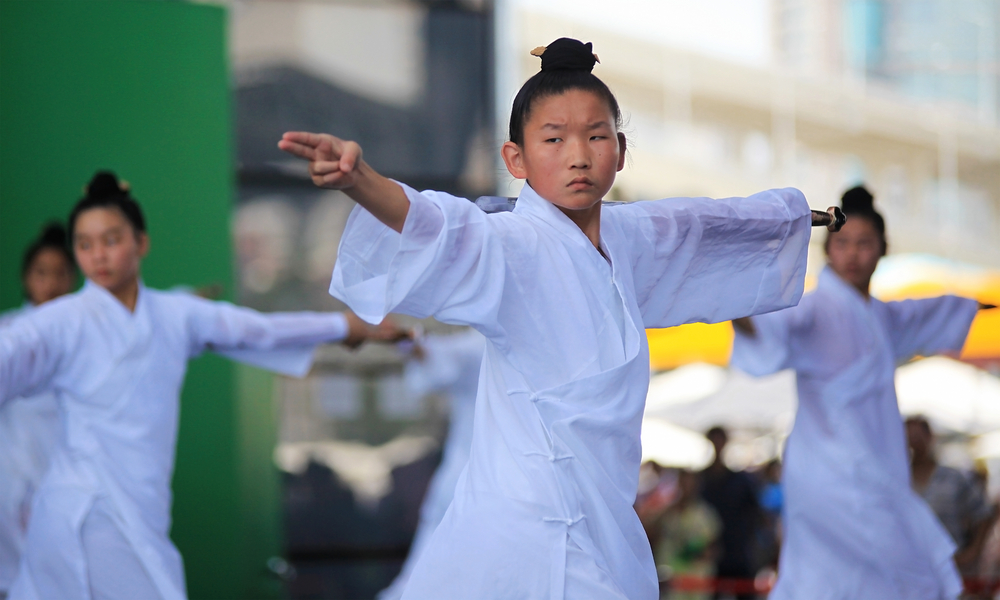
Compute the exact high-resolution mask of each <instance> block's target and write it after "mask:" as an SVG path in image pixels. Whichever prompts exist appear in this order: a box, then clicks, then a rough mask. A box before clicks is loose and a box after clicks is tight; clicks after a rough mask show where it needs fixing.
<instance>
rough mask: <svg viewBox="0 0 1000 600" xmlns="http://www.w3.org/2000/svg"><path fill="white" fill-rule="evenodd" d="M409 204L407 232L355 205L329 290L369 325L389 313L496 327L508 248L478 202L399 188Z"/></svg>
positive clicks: (342, 239) (442, 194)
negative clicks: (398, 230)
mask: <svg viewBox="0 0 1000 600" xmlns="http://www.w3.org/2000/svg"><path fill="white" fill-rule="evenodd" d="M400 185H401V187H402V188H403V190H404V191H405V192H406V196H407V198H409V200H410V208H409V212H408V213H407V215H406V221H405V222H404V224H403V231H402V233H397V232H395V231H393V230H391V229H389V228H388V227H386V226H385V225H383V224H382V223H381V222H379V221H378V220H377V219H375V218H374V217H373V216H372V215H371V213H369V212H368V211H366V210H364V209H363V208H361V207H360V206H359V207H355V209H354V211H353V212H352V213H351V216H350V218H349V219H348V221H347V228H346V230H345V231H344V235H343V237H342V238H341V242H340V249H339V251H338V255H337V263H336V266H335V267H334V269H333V279H332V281H331V283H330V293H331V294H332V295H333V296H335V297H337V298H339V299H340V300H342V301H343V302H345V303H346V304H347V305H348V306H350V307H351V310H353V311H354V312H355V313H356V314H357V315H358V316H359V317H361V318H362V319H364V320H365V321H368V322H369V323H377V322H379V321H381V320H382V319H383V318H385V316H386V315H387V314H389V313H390V312H395V313H402V314H407V315H412V316H414V317H418V318H425V317H428V316H433V317H435V318H436V319H438V320H439V321H442V322H446V323H454V324H462V325H473V326H477V325H478V326H486V327H488V326H490V325H492V324H495V323H496V320H497V316H496V315H497V311H498V308H499V304H500V299H501V296H502V292H503V286H504V275H505V272H506V269H505V263H504V257H503V250H502V243H501V240H500V239H499V235H498V234H497V233H496V231H495V230H494V228H493V227H492V226H491V224H490V219H489V218H488V217H487V215H486V214H485V213H483V212H482V211H481V210H480V209H479V208H478V207H476V205H475V204H473V203H472V202H469V201H468V200H465V199H463V198H456V197H454V196H450V195H448V194H444V193H441V192H432V191H428V192H417V191H415V190H413V189H412V188H410V187H407V186H405V185H402V184H400Z"/></svg>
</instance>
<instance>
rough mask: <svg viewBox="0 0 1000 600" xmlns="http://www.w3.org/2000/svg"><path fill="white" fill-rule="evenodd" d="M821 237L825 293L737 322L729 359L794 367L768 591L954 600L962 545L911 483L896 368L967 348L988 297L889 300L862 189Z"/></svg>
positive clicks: (880, 225)
mask: <svg viewBox="0 0 1000 600" xmlns="http://www.w3.org/2000/svg"><path fill="white" fill-rule="evenodd" d="M842 204H843V212H844V213H845V214H846V215H847V223H846V224H845V225H844V227H843V228H842V229H841V230H840V231H839V232H837V233H831V234H829V236H828V237H827V239H826V243H825V249H826V255H827V263H828V264H827V267H826V268H825V269H824V270H823V272H822V273H820V277H819V284H818V285H817V287H816V290H815V291H814V292H812V293H810V294H808V295H806V297H805V298H803V300H802V302H801V303H800V304H799V305H798V306H796V307H794V308H790V309H788V310H783V311H779V312H775V313H771V314H767V315H759V316H756V317H753V318H752V319H741V320H739V321H737V322H736V323H735V324H736V325H737V327H736V330H737V335H736V342H735V345H734V348H733V355H732V364H733V365H734V366H736V367H738V368H740V369H742V370H744V371H747V372H749V373H750V374H752V375H766V374H769V373H773V372H775V371H779V370H782V369H795V371H796V375H797V377H796V381H797V386H798V399H799V408H798V414H797V416H796V419H795V426H794V427H793V429H792V433H791V435H790V436H789V438H788V442H787V446H786V451H785V462H784V465H783V468H782V476H783V486H784V492H785V513H784V523H783V526H784V531H785V539H784V542H783V544H782V548H781V559H780V565H779V568H778V582H777V585H776V587H775V588H774V591H772V592H771V596H770V598H771V599H772V600H791V599H798V598H830V599H843V600H848V599H851V600H864V599H871V600H876V599H878V600H882V599H886V598H894V599H900V600H902V599H910V598H913V599H917V598H942V599H943V598H956V597H957V596H958V595H959V593H960V592H961V591H962V582H961V580H960V578H959V575H958V571H957V570H956V568H955V564H954V562H953V561H952V554H953V552H954V550H955V546H954V544H953V543H952V541H951V539H950V538H949V537H948V534H947V532H946V531H945V530H944V528H943V527H942V526H941V524H940V523H939V522H938V521H937V518H936V517H935V516H934V514H933V513H932V512H931V511H930V508H929V507H928V506H927V505H926V503H925V502H924V501H923V499H921V498H920V497H918V496H917V495H916V494H915V493H914V492H913V490H912V489H911V488H910V465H909V458H908V456H907V446H906V439H905V437H904V429H903V420H902V417H901V416H900V414H899V406H898V405H897V403H896V388H895V383H894V373H895V371H896V365H898V364H901V363H903V362H906V361H908V360H910V359H911V358H913V357H914V356H918V355H919V356H929V355H932V354H937V353H940V352H958V351H960V350H961V349H962V344H963V343H964V342H965V337H966V335H967V334H968V331H969V327H970V325H971V324H972V319H973V317H975V315H976V311H977V310H978V309H979V308H980V305H979V303H978V302H976V301H975V300H970V299H967V298H958V297H955V296H943V297H940V298H930V299H926V300H904V301H902V302H881V301H879V300H877V299H876V298H873V297H871V294H870V293H869V285H870V282H871V277H872V274H873V273H874V272H875V267H876V266H877V265H878V261H879V259H880V258H881V257H882V256H884V255H885V253H886V249H887V247H888V244H887V243H886V231H885V220H884V219H883V218H882V215H880V214H879V213H878V211H876V210H875V206H874V199H873V197H872V194H871V193H870V192H869V191H868V190H867V189H865V188H864V187H861V186H858V187H854V188H851V189H849V190H847V191H846V192H845V193H844V195H843V198H842Z"/></svg>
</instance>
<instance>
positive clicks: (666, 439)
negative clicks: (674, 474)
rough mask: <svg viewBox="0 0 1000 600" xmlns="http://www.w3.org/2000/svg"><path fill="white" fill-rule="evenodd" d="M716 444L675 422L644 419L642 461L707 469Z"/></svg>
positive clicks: (653, 418) (665, 465)
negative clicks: (713, 446) (713, 444)
mask: <svg viewBox="0 0 1000 600" xmlns="http://www.w3.org/2000/svg"><path fill="white" fill-rule="evenodd" d="M714 452H715V451H714V450H713V449H712V444H710V443H709V442H708V440H706V439H705V437H704V436H702V435H700V434H697V433H695V432H693V431H689V430H687V429H684V428H683V427H678V426H677V425H674V424H672V423H669V422H667V421H664V420H663V419H657V418H655V417H645V418H643V420H642V460H643V462H645V461H647V460H652V461H655V462H657V463H659V464H660V465H662V466H664V467H679V468H685V469H696V470H698V469H704V468H705V467H707V466H708V464H709V463H710V462H712V457H713V455H714Z"/></svg>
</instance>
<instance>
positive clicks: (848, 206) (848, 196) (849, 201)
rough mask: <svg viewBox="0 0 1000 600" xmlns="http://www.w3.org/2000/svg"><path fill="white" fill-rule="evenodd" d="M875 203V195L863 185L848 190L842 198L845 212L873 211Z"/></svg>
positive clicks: (842, 206)
mask: <svg viewBox="0 0 1000 600" xmlns="http://www.w3.org/2000/svg"><path fill="white" fill-rule="evenodd" d="M874 203H875V198H874V196H872V193H871V192H869V191H868V189H867V188H866V187H865V186H863V185H859V186H855V187H852V188H851V189H849V190H847V191H846V192H844V195H843V196H842V197H841V199H840V205H841V208H843V210H844V212H845V213H873V212H875V206H874Z"/></svg>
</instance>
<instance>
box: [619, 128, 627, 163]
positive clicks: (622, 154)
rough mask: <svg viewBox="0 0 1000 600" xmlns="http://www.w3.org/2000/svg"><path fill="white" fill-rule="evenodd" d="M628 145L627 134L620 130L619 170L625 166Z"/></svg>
mask: <svg viewBox="0 0 1000 600" xmlns="http://www.w3.org/2000/svg"><path fill="white" fill-rule="evenodd" d="M627 148H628V146H627V145H626V144H625V134H624V133H622V132H620V131H619V132H618V170H619V171H621V170H622V169H624V168H625V151H626V149H627Z"/></svg>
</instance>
